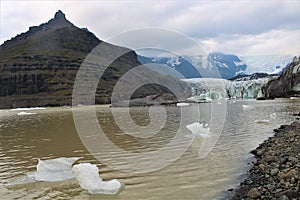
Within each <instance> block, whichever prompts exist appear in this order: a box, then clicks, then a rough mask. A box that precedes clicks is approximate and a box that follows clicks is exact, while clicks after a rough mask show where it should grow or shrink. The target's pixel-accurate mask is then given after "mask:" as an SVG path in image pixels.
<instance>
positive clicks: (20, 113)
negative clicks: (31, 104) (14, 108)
mask: <svg viewBox="0 0 300 200" xmlns="http://www.w3.org/2000/svg"><path fill="white" fill-rule="evenodd" d="M35 114H36V113H29V112H19V113H18V115H19V116H22V115H35Z"/></svg>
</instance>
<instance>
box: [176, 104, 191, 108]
mask: <svg viewBox="0 0 300 200" xmlns="http://www.w3.org/2000/svg"><path fill="white" fill-rule="evenodd" d="M176 105H177V106H178V107H182V106H189V105H190V104H189V103H177V104H176Z"/></svg>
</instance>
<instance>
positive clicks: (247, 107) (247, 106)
mask: <svg viewBox="0 0 300 200" xmlns="http://www.w3.org/2000/svg"><path fill="white" fill-rule="evenodd" d="M242 107H243V108H244V109H250V108H253V106H249V105H242Z"/></svg>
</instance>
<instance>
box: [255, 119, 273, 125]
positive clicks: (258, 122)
mask: <svg viewBox="0 0 300 200" xmlns="http://www.w3.org/2000/svg"><path fill="white" fill-rule="evenodd" d="M254 122H255V123H257V124H268V123H269V122H270V120H267V119H261V120H255V121H254Z"/></svg>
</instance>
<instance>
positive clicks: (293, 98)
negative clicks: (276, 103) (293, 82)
mask: <svg viewBox="0 0 300 200" xmlns="http://www.w3.org/2000/svg"><path fill="white" fill-rule="evenodd" d="M290 99H300V97H290Z"/></svg>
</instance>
